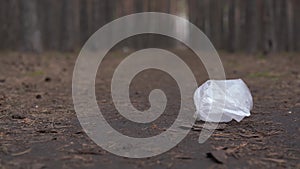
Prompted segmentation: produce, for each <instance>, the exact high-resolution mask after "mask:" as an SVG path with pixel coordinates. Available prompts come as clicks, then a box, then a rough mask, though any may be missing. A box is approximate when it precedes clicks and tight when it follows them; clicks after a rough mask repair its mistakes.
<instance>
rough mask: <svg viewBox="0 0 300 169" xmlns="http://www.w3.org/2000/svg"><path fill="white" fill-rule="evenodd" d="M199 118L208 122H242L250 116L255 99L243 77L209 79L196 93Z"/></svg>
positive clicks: (195, 98)
mask: <svg viewBox="0 0 300 169" xmlns="http://www.w3.org/2000/svg"><path fill="white" fill-rule="evenodd" d="M194 103H195V106H196V109H197V111H196V113H195V117H196V118H197V120H203V121H207V122H229V121H231V120H232V119H234V120H236V121H238V122H240V121H241V120H242V119H243V118H244V117H247V116H250V110H251V109H252V107H253V100H252V96H251V93H250V90H249V89H248V87H247V85H246V84H245V83H244V81H243V80H241V79H232V80H208V81H206V82H205V83H204V84H202V85H201V86H200V87H199V88H198V89H197V90H196V91H195V94H194Z"/></svg>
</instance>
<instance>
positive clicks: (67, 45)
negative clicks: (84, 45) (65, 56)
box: [60, 0, 80, 52]
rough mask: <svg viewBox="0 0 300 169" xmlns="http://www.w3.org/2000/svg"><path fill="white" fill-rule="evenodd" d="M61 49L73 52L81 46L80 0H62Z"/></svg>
mask: <svg viewBox="0 0 300 169" xmlns="http://www.w3.org/2000/svg"><path fill="white" fill-rule="evenodd" d="M61 17H62V23H61V40H60V42H61V45H60V46H61V50H62V51H65V52H72V51H74V50H75V49H77V48H78V46H79V39H80V25H79V1H78V0H62V16H61Z"/></svg>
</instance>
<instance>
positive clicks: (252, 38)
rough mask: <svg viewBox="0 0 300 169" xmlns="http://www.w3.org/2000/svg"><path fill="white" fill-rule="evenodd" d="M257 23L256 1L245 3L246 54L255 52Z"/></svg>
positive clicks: (257, 33)
mask: <svg viewBox="0 0 300 169" xmlns="http://www.w3.org/2000/svg"><path fill="white" fill-rule="evenodd" d="M258 30H259V23H258V8H257V0H250V1H246V34H245V36H246V38H247V39H246V42H248V43H246V44H247V46H246V51H247V52H248V53H251V54H253V53H255V52H257V44H258V37H259V32H258Z"/></svg>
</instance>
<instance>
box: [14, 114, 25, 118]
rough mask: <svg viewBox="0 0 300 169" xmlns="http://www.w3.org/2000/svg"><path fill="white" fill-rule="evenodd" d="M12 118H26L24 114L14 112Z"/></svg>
mask: <svg viewBox="0 0 300 169" xmlns="http://www.w3.org/2000/svg"><path fill="white" fill-rule="evenodd" d="M11 118H13V119H25V116H24V115H22V114H13V115H11Z"/></svg>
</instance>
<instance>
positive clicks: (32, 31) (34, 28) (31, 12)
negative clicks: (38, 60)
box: [20, 0, 43, 52]
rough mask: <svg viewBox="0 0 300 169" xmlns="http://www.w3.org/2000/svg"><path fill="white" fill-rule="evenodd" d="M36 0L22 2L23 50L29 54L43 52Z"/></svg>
mask: <svg viewBox="0 0 300 169" xmlns="http://www.w3.org/2000/svg"><path fill="white" fill-rule="evenodd" d="M36 5H37V4H36V0H27V1H22V0H21V1H20V8H21V27H22V43H21V49H22V50H23V51H28V52H41V51H42V50H43V48H42V41H41V32H40V29H39V25H38V16H37V6H36Z"/></svg>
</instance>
